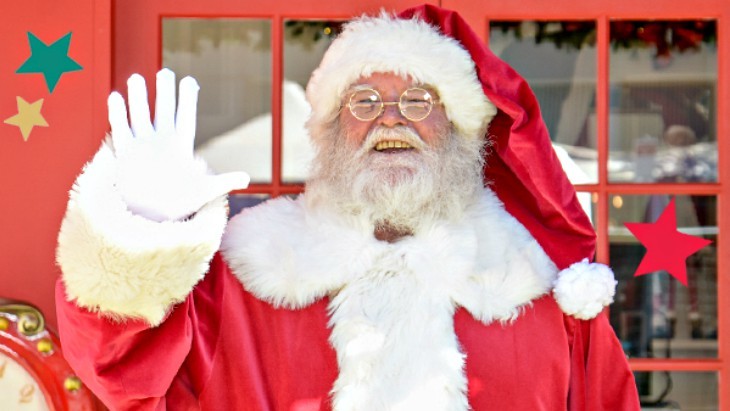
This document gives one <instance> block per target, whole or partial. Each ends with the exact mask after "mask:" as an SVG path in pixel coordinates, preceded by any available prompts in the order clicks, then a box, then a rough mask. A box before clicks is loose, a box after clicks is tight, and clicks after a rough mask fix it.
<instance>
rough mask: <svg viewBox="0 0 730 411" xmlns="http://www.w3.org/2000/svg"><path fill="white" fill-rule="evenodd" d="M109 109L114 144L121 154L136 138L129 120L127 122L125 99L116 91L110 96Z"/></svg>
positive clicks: (108, 100)
mask: <svg viewBox="0 0 730 411" xmlns="http://www.w3.org/2000/svg"><path fill="white" fill-rule="evenodd" d="M107 107H108V110H109V125H111V127H112V144H113V145H114V150H115V151H116V152H117V153H119V152H120V151H122V150H124V148H125V146H126V145H127V144H129V143H130V142H131V140H132V139H133V138H134V136H133V135H132V130H131V129H130V128H129V120H127V107H126V104H125V103H124V97H122V95H121V94H119V93H118V92H116V91H115V92H113V93H111V94H109V98H108V99H107Z"/></svg>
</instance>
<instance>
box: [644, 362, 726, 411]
mask: <svg viewBox="0 0 730 411" xmlns="http://www.w3.org/2000/svg"><path fill="white" fill-rule="evenodd" d="M634 377H635V378H636V386H637V388H638V389H639V396H640V397H641V409H642V410H646V411H649V410H665V411H675V410H676V411H680V410H681V411H716V410H718V409H720V408H719V405H718V392H717V383H718V378H717V374H716V373H714V372H676V371H651V372H636V373H634Z"/></svg>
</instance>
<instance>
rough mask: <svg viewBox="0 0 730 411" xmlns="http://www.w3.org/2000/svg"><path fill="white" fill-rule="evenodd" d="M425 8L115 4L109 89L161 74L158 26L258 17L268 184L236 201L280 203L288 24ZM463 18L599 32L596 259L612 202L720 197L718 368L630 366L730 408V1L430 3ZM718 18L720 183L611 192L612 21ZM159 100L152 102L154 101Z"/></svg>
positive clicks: (396, 4)
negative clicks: (264, 49)
mask: <svg viewBox="0 0 730 411" xmlns="http://www.w3.org/2000/svg"><path fill="white" fill-rule="evenodd" d="M421 3H423V1H419V0H415V1H414V0H400V1H397V0H388V1H377V0H364V1H358V2H342V1H337V0H324V1H312V0H305V1H302V0H297V1H292V0H279V1H276V2H239V1H233V0H210V1H207V2H200V1H199V0H159V1H155V2H148V1H146V0H124V1H118V2H115V4H114V11H113V17H114V27H115V29H114V38H113V53H112V55H113V63H112V67H113V73H112V79H113V88H114V89H124V88H125V84H126V79H127V78H128V77H129V75H131V74H132V73H134V72H139V73H141V74H142V75H143V76H144V77H145V78H146V79H147V80H148V82H151V81H153V79H154V75H155V73H156V72H157V70H158V69H159V68H160V67H161V56H162V53H161V47H162V44H161V37H162V35H161V33H162V19H163V18H167V17H210V18H214V17H216V18H218V17H223V18H231V17H242V18H259V19H269V20H270V21H271V23H272V24H271V29H272V84H273V88H272V90H271V93H272V94H271V97H272V98H271V101H272V107H271V110H272V118H273V120H272V121H273V125H272V131H273V134H272V138H273V142H272V181H271V183H270V184H253V185H251V186H250V187H249V188H247V189H246V190H241V191H240V193H250V194H266V195H269V196H272V197H276V196H279V195H284V194H295V193H299V192H301V191H302V189H303V187H302V185H301V184H284V183H282V181H281V161H282V160H281V141H282V136H281V133H282V127H281V124H282V122H281V120H282V118H281V117H282V113H281V92H282V91H281V85H282V73H283V40H282V30H283V22H284V21H285V20H286V19H330V20H336V19H343V20H344V19H347V18H350V17H352V16H354V15H359V14H362V13H365V12H369V13H372V12H377V11H378V10H380V9H381V8H384V9H386V10H402V9H404V8H406V7H409V6H413V5H417V4H421ZM429 3H434V4H439V5H441V6H443V7H446V8H449V9H453V10H457V11H459V13H460V14H461V15H462V16H464V18H465V19H466V20H467V21H469V23H470V24H471V26H472V27H473V28H474V29H475V31H477V33H478V34H479V35H480V36H481V37H482V38H483V39H484V40H485V41H488V32H489V21H490V20H493V21H496V20H593V21H595V22H596V28H597V36H598V37H597V51H598V53H597V59H598V61H597V90H596V106H597V122H598V135H597V141H598V162H599V163H598V167H599V168H598V170H599V175H598V178H599V179H598V183H596V184H585V185H577V186H576V189H577V190H578V191H584V192H590V193H595V194H596V195H597V196H598V203H597V217H596V221H597V223H596V228H597V230H596V231H597V234H598V249H597V260H598V261H599V262H604V263H607V262H608V261H609V238H608V210H609V197H610V196H611V195H613V194H629V195H630V194H676V195H712V196H716V197H717V204H718V206H717V207H718V208H717V209H718V216H717V224H718V229H719V233H721V234H720V235H719V236H718V240H717V254H718V260H717V265H718V266H717V273H718V276H717V289H718V296H717V297H718V298H717V301H718V357H717V358H713V359H630V364H631V368H632V369H633V370H634V371H655V370H667V371H710V372H717V373H718V375H719V378H718V381H719V387H718V393H719V399H718V401H719V405H720V409H724V408H728V407H730V364H729V363H728V361H727V360H726V358H727V357H728V355H730V275H728V271H729V270H730V242H728V241H726V240H725V233H730V213H727V212H723V210H730V205H728V204H726V203H728V202H730V200H728V197H729V196H730V192H729V189H728V186H727V182H728V181H730V167H728V164H730V143H729V142H728V135H729V134H730V117H729V116H727V115H723V114H730V108H729V107H728V104H729V103H728V102H730V64H729V63H728V61H729V59H730V2H728V1H727V0H695V1H692V2H679V1H677V2H672V3H671V4H670V3H668V2H667V1H666V0H643V1H641V2H616V1H613V0H594V1H585V0H554V1H551V2H545V1H542V0H522V1H519V2H509V1H507V2H505V1H499V2H498V1H494V0H488V1H481V2H475V1H473V0H442V1H430V2H429ZM685 19H713V20H715V21H716V22H717V38H718V42H717V44H718V47H717V53H718V67H717V112H718V113H719V115H718V116H717V121H718V124H717V145H718V155H719V158H718V162H719V165H718V182H717V183H713V184H681V185H679V184H677V185H674V184H612V183H609V182H608V170H607V164H608V147H609V146H608V114H609V106H608V97H609V93H608V91H609V61H608V60H609V51H608V50H609V49H608V47H609V25H610V22H611V21H612V20H685ZM151 98H152V99H153V98H154V96H151Z"/></svg>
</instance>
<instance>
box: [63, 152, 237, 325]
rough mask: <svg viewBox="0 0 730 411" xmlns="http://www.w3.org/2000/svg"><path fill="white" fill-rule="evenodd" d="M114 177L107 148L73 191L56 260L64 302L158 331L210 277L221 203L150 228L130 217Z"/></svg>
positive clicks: (223, 210) (222, 216) (221, 224)
mask: <svg viewBox="0 0 730 411" xmlns="http://www.w3.org/2000/svg"><path fill="white" fill-rule="evenodd" d="M116 172H117V170H116V159H115V157H114V154H113V152H112V150H111V148H110V147H109V146H107V145H106V144H105V145H104V146H102V148H101V149H100V150H99V152H98V153H97V154H96V155H95V157H94V159H93V160H92V161H91V162H90V163H89V164H87V165H86V167H85V168H84V171H83V173H82V174H81V175H80V176H79V177H78V179H77V180H76V183H75V184H74V187H73V189H72V190H71V193H70V199H69V202H68V208H67V211H66V215H65V217H64V219H63V222H62V225H61V230H60V233H59V236H58V249H57V252H56V259H57V262H58V264H59V266H60V267H61V271H62V273H63V274H62V279H63V282H64V285H65V287H66V292H67V294H68V295H67V297H68V298H69V300H75V301H76V303H77V304H78V305H80V306H82V307H85V308H87V309H89V310H92V311H98V312H100V313H102V314H103V315H107V316H110V317H115V318H124V317H136V318H143V319H145V320H146V321H148V322H149V323H150V324H152V325H157V324H159V323H160V322H161V321H162V320H163V319H164V317H165V314H166V312H167V310H168V309H169V308H170V307H171V305H172V304H174V303H176V302H180V301H182V300H184V299H185V298H186V297H187V295H188V294H189V293H190V291H191V290H192V288H193V286H194V285H195V284H196V283H197V282H198V281H200V279H202V278H203V275H204V274H205V272H206V271H207V270H208V264H209V262H210V260H211V258H212V256H213V254H214V253H215V252H216V250H217V249H218V247H219V245H220V241H221V237H222V235H223V230H224V228H225V225H226V220H227V204H226V200H225V198H223V197H222V198H219V199H217V200H215V201H213V202H211V203H209V204H207V205H206V206H204V207H203V208H202V209H201V210H199V211H198V212H197V213H196V214H195V216H194V217H192V218H190V219H189V220H187V221H184V222H176V221H168V222H161V223H158V222H154V221H150V220H147V219H145V218H143V217H140V216H137V215H133V214H132V213H131V212H129V211H128V210H127V207H126V205H125V204H124V202H123V200H122V198H121V196H120V194H119V192H118V191H117V190H116V188H115V181H117V176H116Z"/></svg>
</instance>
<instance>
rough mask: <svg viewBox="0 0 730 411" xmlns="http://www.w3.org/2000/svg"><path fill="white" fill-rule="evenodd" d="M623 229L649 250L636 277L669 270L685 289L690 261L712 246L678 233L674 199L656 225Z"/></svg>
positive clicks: (639, 224)
mask: <svg viewBox="0 0 730 411" xmlns="http://www.w3.org/2000/svg"><path fill="white" fill-rule="evenodd" d="M624 225H625V226H626V228H628V229H629V231H631V233H632V234H634V236H636V238H637V239H639V241H641V244H643V245H644V247H646V254H645V255H644V258H643V259H642V260H641V263H640V264H639V267H638V268H637V269H636V273H634V277H638V276H640V275H644V274H649V273H652V272H654V271H658V270H666V271H667V272H669V274H670V275H671V276H672V277H674V278H676V279H677V280H679V282H680V283H682V284H684V286H685V287H686V286H687V257H689V256H690V255H692V254H694V253H696V252H697V251H698V250H699V249H700V248H702V247H704V246H706V245H708V244H710V243H712V241H710V240H705V239H704V238H700V237H695V236H691V235H689V234H682V233H680V232H679V231H677V215H676V207H675V205H674V198H672V201H670V202H669V204H668V205H667V207H666V208H665V209H664V211H662V215H660V216H659V219H657V220H656V222H655V223H624Z"/></svg>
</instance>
